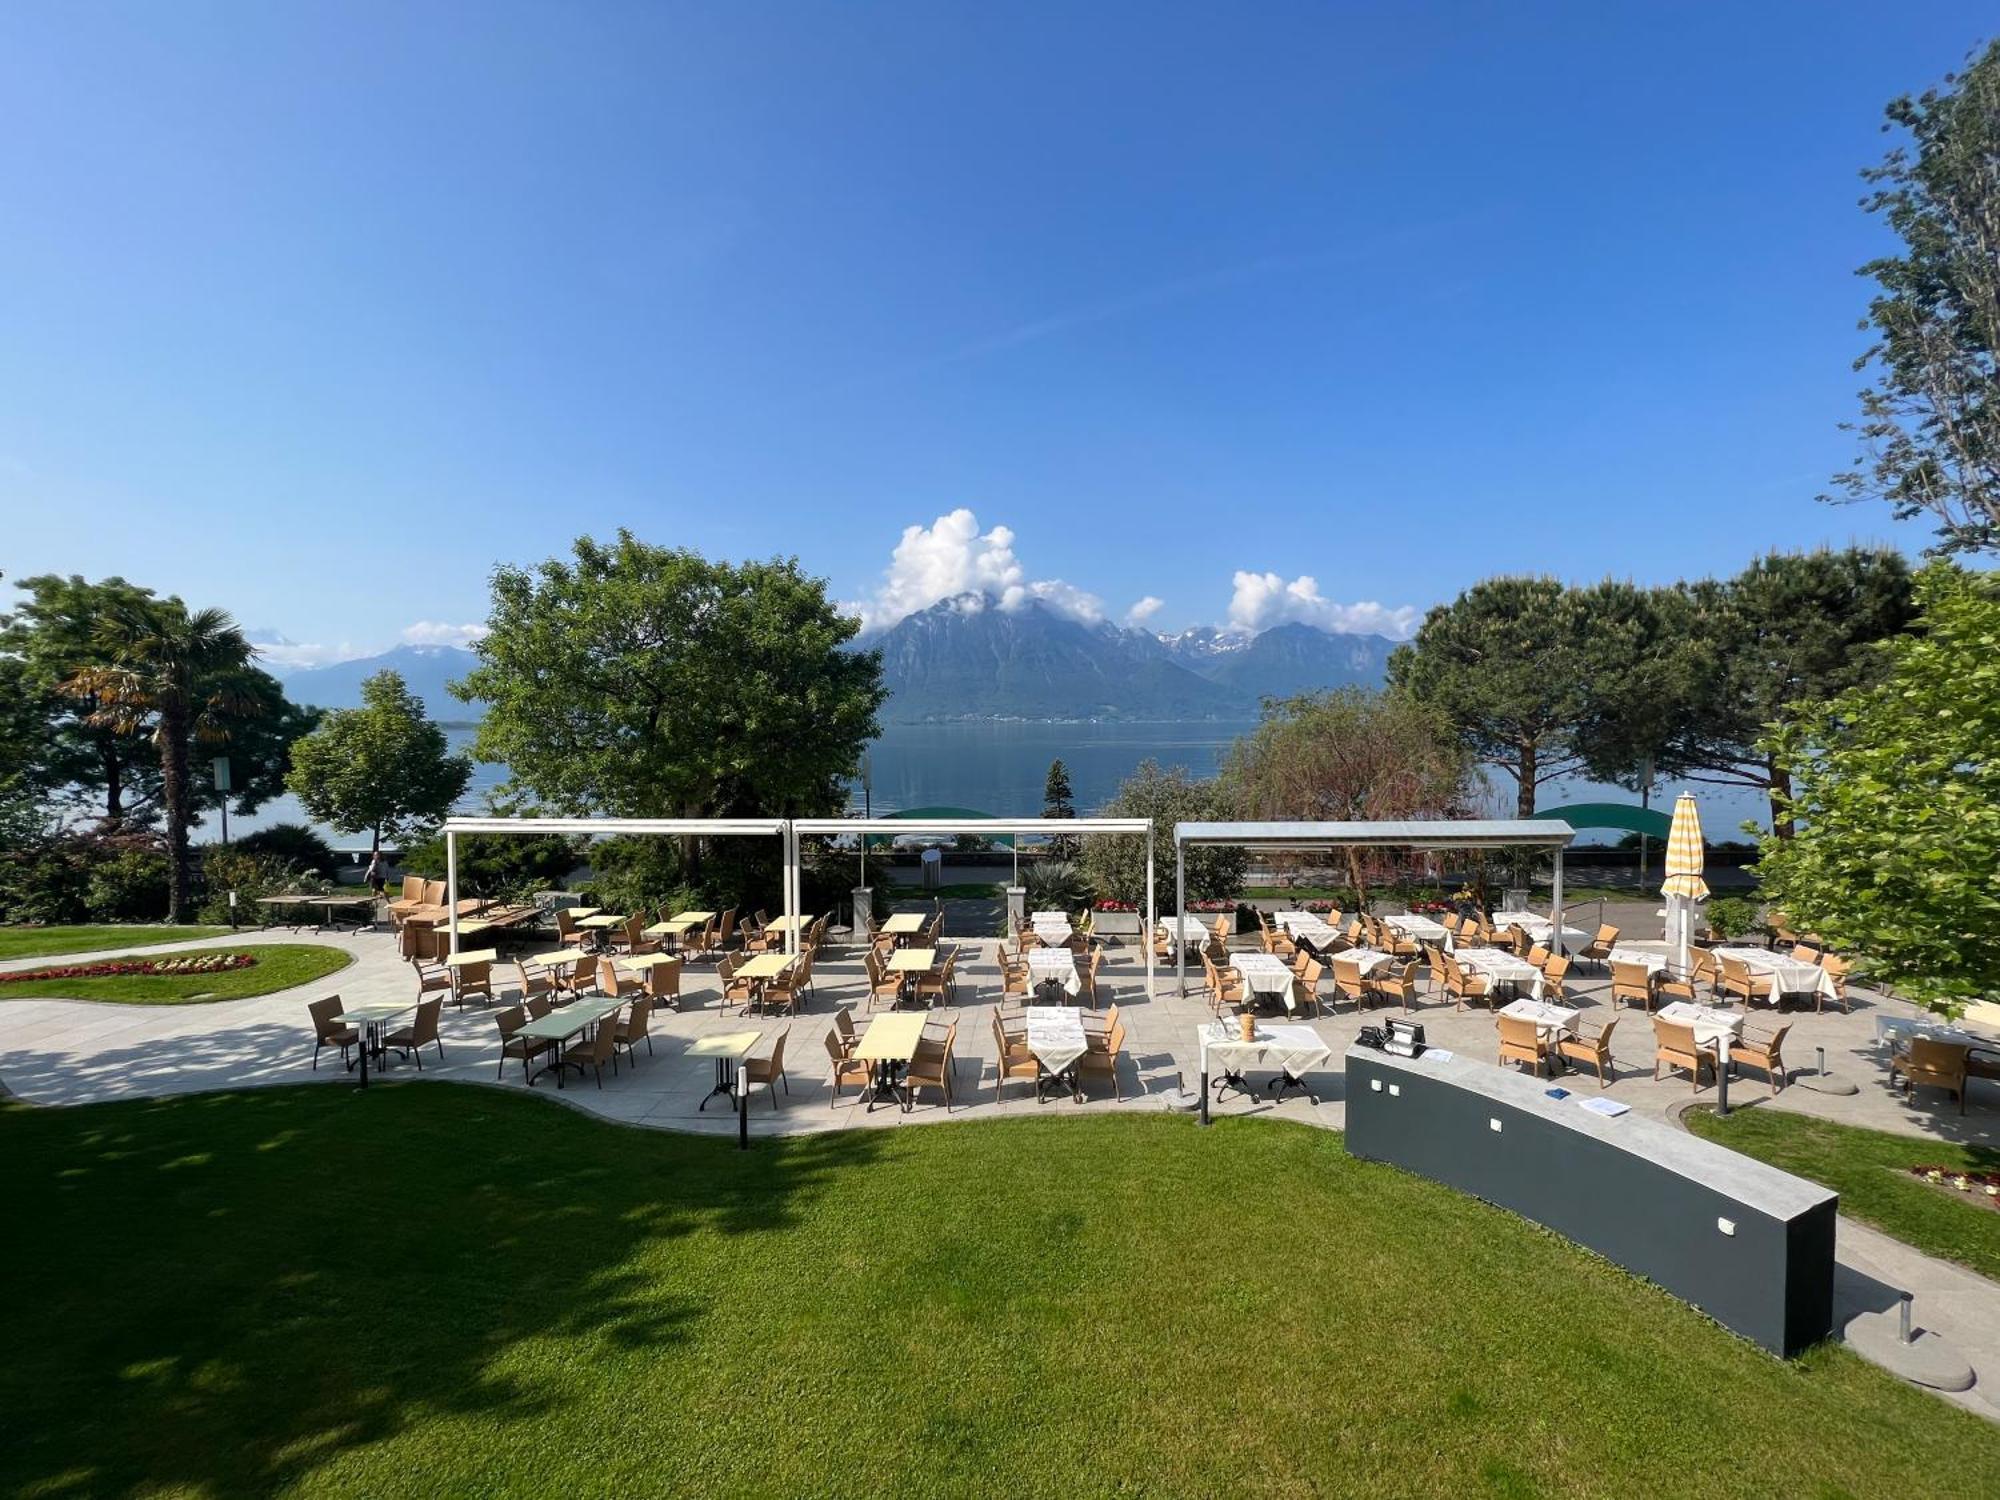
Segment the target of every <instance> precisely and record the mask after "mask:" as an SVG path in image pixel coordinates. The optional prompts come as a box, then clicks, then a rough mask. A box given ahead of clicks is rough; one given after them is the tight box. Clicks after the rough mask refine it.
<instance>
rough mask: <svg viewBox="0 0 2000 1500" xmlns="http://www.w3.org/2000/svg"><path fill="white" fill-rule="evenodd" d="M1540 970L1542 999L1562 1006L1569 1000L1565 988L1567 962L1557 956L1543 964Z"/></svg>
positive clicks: (1567, 975) (1567, 976)
mask: <svg viewBox="0 0 2000 1500" xmlns="http://www.w3.org/2000/svg"><path fill="white" fill-rule="evenodd" d="M1541 969H1542V998H1543V999H1544V1000H1547V1001H1549V1002H1551V1003H1552V1004H1556V1005H1560V1004H1562V1002H1563V1001H1565V1000H1567V999H1568V998H1569V991H1568V990H1567V989H1566V988H1565V985H1566V984H1567V982H1568V980H1569V960H1568V959H1567V958H1564V957H1562V956H1561V955H1557V956H1556V957H1554V958H1551V959H1550V960H1549V961H1548V962H1547V963H1545V964H1543V965H1542V966H1541Z"/></svg>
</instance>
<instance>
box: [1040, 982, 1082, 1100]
mask: <svg viewBox="0 0 2000 1500" xmlns="http://www.w3.org/2000/svg"><path fill="white" fill-rule="evenodd" d="M1024 1014H1025V1016H1026V1019H1027V1023H1028V1050H1029V1051H1030V1052H1032V1053H1034V1055H1035V1061H1036V1062H1037V1063H1039V1064H1041V1068H1042V1076H1041V1077H1040V1078H1038V1079H1036V1080H1035V1097H1036V1098H1037V1099H1040V1098H1041V1097H1042V1091H1043V1089H1044V1088H1045V1087H1046V1086H1047V1085H1048V1084H1050V1083H1063V1082H1067V1083H1068V1084H1069V1092H1070V1097H1071V1098H1073V1099H1075V1100H1077V1101H1078V1102H1079V1103H1081V1102H1082V1100H1083V1088H1082V1085H1081V1084H1080V1083H1079V1082H1078V1080H1077V1078H1076V1076H1075V1074H1074V1073H1073V1072H1072V1070H1073V1069H1074V1068H1075V1067H1076V1064H1077V1061H1078V1059H1080V1058H1081V1057H1082V1056H1083V1054H1084V1053H1086V1052H1088V1051H1089V1050H1090V1038H1089V1037H1088V1036H1086V1035H1085V1034H1084V1030H1083V1013H1082V1012H1081V1011H1078V1010H1076V1009H1074V1008H1072V1007H1070V1006H1067V1005H1030V1006H1026V1007H1024Z"/></svg>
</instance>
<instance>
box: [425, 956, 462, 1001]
mask: <svg viewBox="0 0 2000 1500" xmlns="http://www.w3.org/2000/svg"><path fill="white" fill-rule="evenodd" d="M416 968H417V998H418V999H419V1000H421V999H423V997H424V996H426V995H428V994H431V993H433V992H434V991H441V992H443V993H444V994H447V995H452V996H454V997H455V996H456V994H457V991H456V990H455V989H454V987H453V985H452V982H451V970H449V969H447V968H446V967H445V966H444V965H443V964H438V963H432V962H429V961H428V960H425V959H418V960H417V965H416Z"/></svg>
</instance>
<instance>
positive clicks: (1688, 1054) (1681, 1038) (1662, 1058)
mask: <svg viewBox="0 0 2000 1500" xmlns="http://www.w3.org/2000/svg"><path fill="white" fill-rule="evenodd" d="M1716 1065H1717V1060H1716V1055H1715V1051H1714V1049H1713V1048H1710V1047H1704V1046H1702V1045H1701V1044H1700V1043H1699V1042H1697V1041H1696V1040H1695V1036H1694V1029H1693V1028H1692V1027H1689V1026H1683V1025H1681V1024H1680V1023H1679V1022H1677V1021H1666V1020H1662V1019H1661V1018H1660V1017H1658V1016H1654V1017H1653V1081H1654V1082H1655V1083H1657V1082H1659V1078H1660V1069H1661V1068H1680V1069H1682V1070H1683V1071H1685V1072H1686V1073H1687V1075H1688V1079H1689V1081H1690V1082H1691V1083H1692V1084H1693V1085H1694V1087H1695V1088H1696V1089H1699V1088H1700V1087H1701V1070H1702V1068H1703V1067H1704V1066H1706V1067H1708V1068H1709V1069H1710V1070H1713V1069H1714V1068H1715V1067H1716Z"/></svg>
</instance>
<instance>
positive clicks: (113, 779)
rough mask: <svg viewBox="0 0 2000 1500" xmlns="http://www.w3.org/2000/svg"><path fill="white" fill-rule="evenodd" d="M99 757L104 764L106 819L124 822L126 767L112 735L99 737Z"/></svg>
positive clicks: (107, 820) (108, 821)
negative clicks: (119, 757) (120, 759)
mask: <svg viewBox="0 0 2000 1500" xmlns="http://www.w3.org/2000/svg"><path fill="white" fill-rule="evenodd" d="M97 744H98V758H99V759H100V760H101V761H102V762H103V764H104V821H105V822H106V823H118V822H122V821H123V820H124V817H125V767H124V765H123V764H122V763H121V762H120V761H119V759H118V747H117V745H116V743H115V742H114V741H113V740H112V738H111V736H110V735H108V734H107V735H103V736H101V737H100V738H99V739H98V742H97Z"/></svg>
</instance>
